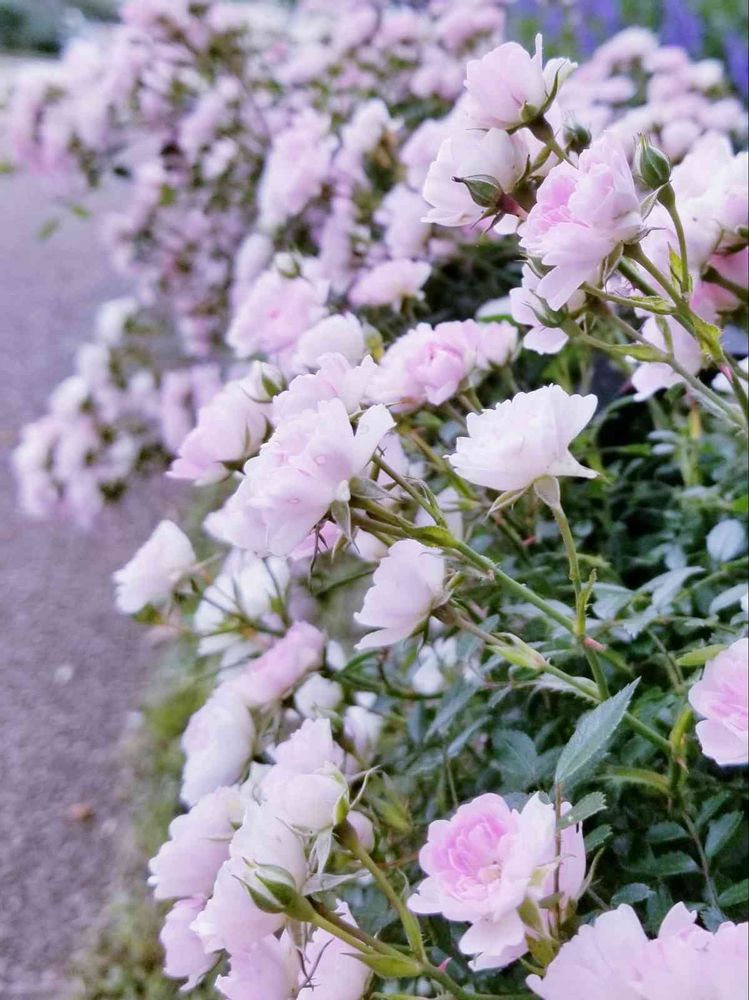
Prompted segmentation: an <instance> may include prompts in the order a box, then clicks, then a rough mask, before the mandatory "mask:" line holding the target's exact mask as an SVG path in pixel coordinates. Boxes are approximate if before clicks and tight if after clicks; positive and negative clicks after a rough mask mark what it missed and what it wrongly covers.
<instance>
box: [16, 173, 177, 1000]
mask: <svg viewBox="0 0 749 1000" xmlns="http://www.w3.org/2000/svg"><path fill="white" fill-rule="evenodd" d="M109 197H110V198H111V194H110V196H109ZM105 200H106V195H105ZM49 214H50V213H49V207H48V202H47V198H46V195H45V194H44V192H43V190H42V188H41V186H40V184H39V183H38V182H36V181H34V180H33V179H31V178H28V177H24V176H19V175H16V176H12V177H7V178H5V177H0V463H2V469H1V470H0V623H2V624H1V625H0V644H1V652H2V656H1V658H0V885H2V887H3V888H2V903H1V904H0V997H2V998H3V1000H11V998H13V1000H60V997H61V996H62V995H63V981H64V980H63V977H64V969H65V965H66V962H67V960H68V959H69V957H70V955H71V952H72V950H73V949H74V948H75V947H76V946H77V945H78V944H79V943H80V941H81V939H82V937H83V935H84V934H85V932H86V929H87V928H88V927H90V926H91V924H92V923H93V922H94V920H95V918H96V915H97V911H98V909H99V907H100V906H101V904H102V903H103V901H104V900H105V897H106V893H107V889H108V886H109V885H110V884H111V882H112V881H113V879H114V875H115V871H114V869H115V854H116V848H115V844H116V839H117V833H118V828H120V827H121V825H122V824H123V822H124V819H125V816H126V810H127V805H126V802H125V801H124V797H123V794H122V781H121V780H120V778H121V775H120V771H119V760H118V756H119V750H118V741H119V740H120V738H121V736H122V734H123V732H124V731H125V729H126V727H127V725H128V720H129V718H130V713H132V711H133V710H134V709H135V708H136V707H137V705H138V700H139V694H140V692H141V691H142V688H143V685H144V683H145V681H146V678H147V675H148V671H149V663H150V661H151V659H152V654H151V653H149V650H148V648H147V646H146V644H145V642H144V639H143V630H142V628H140V627H139V626H137V625H135V624H133V623H131V622H129V621H128V620H127V619H125V618H122V617H120V616H118V615H117V614H116V613H115V611H114V609H113V605H112V594H111V587H110V582H109V580H110V575H111V573H112V571H113V570H115V569H116V568H117V567H118V566H120V565H121V564H122V563H123V562H125V561H126V560H127V558H128V557H129V556H130V554H131V553H132V552H133V551H134V549H135V548H136V547H137V545H138V544H140V542H141V541H143V540H144V539H145V537H146V536H147V535H148V534H149V532H150V530H151V529H152V527H153V526H154V525H155V524H156V522H157V521H158V519H159V517H160V516H164V513H165V512H168V511H169V509H170V505H173V504H174V503H175V502H176V499H177V496H178V493H177V491H176V490H175V488H174V487H173V486H171V485H170V484H169V483H168V481H166V480H165V479H163V477H162V478H161V479H159V480H157V481H154V480H151V481H150V482H148V483H146V482H142V483H140V484H138V485H137V486H136V488H135V489H134V490H132V491H131V492H130V493H129V494H128V495H127V496H126V498H125V499H124V501H123V502H121V503H120V504H119V505H117V506H114V507H111V508H109V509H108V510H107V511H106V512H105V514H104V516H103V518H102V519H101V520H100V522H99V523H98V524H97V525H96V526H95V528H94V529H93V531H92V532H91V533H89V534H82V533H81V532H79V531H77V530H75V529H73V528H71V527H69V526H66V525H62V524H48V523H42V524H38V523H31V522H29V521H27V520H25V519H24V518H23V517H22V516H21V515H20V514H19V513H18V512H17V511H16V507H15V496H14V484H13V481H12V477H11V474H10V470H9V466H8V453H9V451H10V448H11V447H12V445H13V443H14V441H15V439H16V437H17V433H18V429H19V428H20V426H21V425H22V424H23V423H24V422H25V421H27V420H29V419H32V418H34V417H35V416H37V415H39V414H40V413H41V412H42V409H43V407H44V403H45V399H46V397H47V395H48V393H49V392H50V390H51V389H52V388H53V387H54V386H55V384H56V383H57V382H58V381H59V380H60V379H61V378H63V377H64V376H65V375H67V374H68V373H69V369H70V363H71V358H72V355H73V351H74V349H75V347H76V345H77V344H78V343H79V342H80V341H81V340H83V339H85V338H86V337H87V335H88V331H89V330H90V328H91V320H92V317H93V314H94V311H95V307H96V305H97V304H98V303H100V302H101V301H103V300H104V299H106V298H108V297H111V296H112V295H116V294H119V293H121V292H122V291H123V287H122V284H121V283H120V282H118V281H116V280H114V279H113V278H112V276H111V275H110V274H109V272H108V268H107V263H106V256H105V254H104V253H103V252H102V250H101V248H100V245H99V243H98V240H97V236H96V223H95V222H94V221H89V222H82V221H80V220H75V219H70V220H69V221H67V222H66V223H65V225H64V226H63V228H62V229H61V230H60V231H59V232H58V233H57V234H56V235H55V236H54V237H53V238H52V239H51V240H49V241H48V242H45V243H40V242H38V241H37V239H36V237H35V233H36V232H37V231H38V229H39V228H40V226H41V225H42V224H43V223H44V221H45V220H46V219H47V218H48V217H49ZM89 811H90V813H91V816H90V818H89V819H85V818H84V816H85V814H86V813H88V812H89Z"/></svg>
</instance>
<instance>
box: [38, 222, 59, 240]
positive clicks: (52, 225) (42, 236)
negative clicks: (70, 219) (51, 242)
mask: <svg viewBox="0 0 749 1000" xmlns="http://www.w3.org/2000/svg"><path fill="white" fill-rule="evenodd" d="M59 228H60V220H59V219H47V221H46V222H43V223H42V225H41V226H40V227H39V228H38V229H37V231H36V238H37V239H38V240H42V241H44V240H48V239H49V238H50V236H54V235H55V233H56V232H57V230H58V229H59Z"/></svg>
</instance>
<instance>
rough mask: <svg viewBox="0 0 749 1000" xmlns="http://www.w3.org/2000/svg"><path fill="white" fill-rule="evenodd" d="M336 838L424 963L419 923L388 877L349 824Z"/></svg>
mask: <svg viewBox="0 0 749 1000" xmlns="http://www.w3.org/2000/svg"><path fill="white" fill-rule="evenodd" d="M336 836H337V838H338V840H339V841H340V842H341V843H342V844H343V846H344V847H345V848H346V849H347V850H348V851H349V852H350V853H351V854H353V856H354V857H355V858H356V859H357V861H359V862H361V864H362V865H363V866H364V867H365V868H366V869H367V871H368V872H369V874H370V875H371V876H372V878H373V879H374V880H375V882H376V883H377V886H378V888H379V889H380V891H381V892H382V894H383V895H384V896H385V898H386V899H387V900H388V902H389V903H390V905H391V906H392V907H393V909H394V910H395V912H396V913H397V914H398V917H399V918H400V922H401V924H402V925H403V930H404V931H405V933H406V937H407V938H408V943H409V945H410V946H411V949H412V951H413V952H414V953H415V954H416V955H417V956H418V958H419V960H420V961H422V962H424V961H426V952H425V951H424V942H423V940H422V937H421V929H420V927H419V921H418V920H417V918H416V917H415V916H414V914H413V913H412V912H411V911H410V910H409V909H408V908H407V907H406V905H405V903H404V902H403V900H402V899H401V898H400V896H399V895H398V893H397V892H396V891H395V889H394V888H393V887H392V885H391V884H390V881H389V880H388V877H387V876H386V875H385V873H384V872H383V871H382V869H381V868H380V867H379V865H378V864H377V863H376V862H375V860H374V859H373V858H372V857H371V855H370V854H369V852H368V851H367V850H366V848H365V847H364V845H363V844H362V842H361V841H360V840H359V838H358V836H357V834H356V830H355V829H354V828H353V826H352V825H351V824H350V823H349V822H347V821H344V822H343V823H342V824H341V825H340V826H338V827H337V828H336Z"/></svg>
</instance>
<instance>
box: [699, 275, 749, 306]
mask: <svg viewBox="0 0 749 1000" xmlns="http://www.w3.org/2000/svg"><path fill="white" fill-rule="evenodd" d="M704 279H705V281H707V282H709V283H710V284H711V285H720V287H721V288H725V289H726V291H727V292H731V294H732V295H735V296H736V298H737V299H738V300H739V301H740V302H747V301H749V292H747V290H746V288H743V287H742V286H741V285H737V284H736V282H735V281H731V280H730V279H729V278H724V277H723V275H722V274H721V273H720V271H716V270H715V268H714V267H708V269H707V271H705V274H704Z"/></svg>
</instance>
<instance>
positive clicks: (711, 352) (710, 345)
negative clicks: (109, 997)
mask: <svg viewBox="0 0 749 1000" xmlns="http://www.w3.org/2000/svg"><path fill="white" fill-rule="evenodd" d="M690 320H691V322H692V325H693V327H694V334H695V336H696V337H697V340H698V341H699V345H700V347H701V348H702V350H703V351H704V352H705V354H706V355H707V356H708V357H709V358H712V360H713V361H718V362H720V361H723V360H725V357H724V354H723V345H722V334H721V332H720V327H718V326H715V324H714V323H708V322H706V321H705V320H704V319H701V318H700V317H699V316H696V315H695V314H694V313H692V315H691V316H690Z"/></svg>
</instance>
